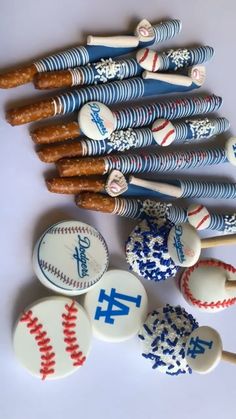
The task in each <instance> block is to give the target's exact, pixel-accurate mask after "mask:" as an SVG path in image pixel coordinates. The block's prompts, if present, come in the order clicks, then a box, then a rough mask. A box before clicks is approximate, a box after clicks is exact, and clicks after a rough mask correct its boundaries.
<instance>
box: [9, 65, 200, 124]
mask: <svg viewBox="0 0 236 419" xmlns="http://www.w3.org/2000/svg"><path fill="white" fill-rule="evenodd" d="M205 76H206V72H205V67H203V66H195V67H192V68H191V69H189V70H188V75H184V74H178V75H177V74H168V73H167V74H164V73H151V72H148V71H144V73H143V74H142V78H140V77H135V78H131V79H128V80H121V81H114V82H111V83H106V84H103V85H98V86H88V87H84V88H82V89H74V90H71V91H70V92H67V93H64V94H61V95H59V96H54V97H51V98H49V99H46V100H43V101H41V102H37V103H33V104H31V105H25V106H21V107H18V108H15V109H14V108H13V109H11V110H9V111H8V112H7V114H6V119H7V121H8V122H9V123H10V124H11V125H21V124H26V123H28V122H32V121H37V120H41V119H44V118H48V117H50V116H55V115H60V114H67V113H71V112H74V111H76V110H79V109H80V108H81V106H82V105H83V104H84V103H86V102H89V101H93V100H95V101H96V100H99V101H102V102H103V103H105V104H111V103H119V102H127V101H131V100H133V99H138V98H144V97H151V96H158V95H160V94H164V93H174V92H188V91H191V90H194V89H198V88H199V87H200V86H202V85H203V83H204V81H205ZM94 113H95V115H94V117H93V119H96V123H97V125H98V126H99V128H100V131H103V130H104V128H103V126H102V125H101V121H100V119H99V118H98V117H97V116H98V115H97V109H96V110H94Z"/></svg>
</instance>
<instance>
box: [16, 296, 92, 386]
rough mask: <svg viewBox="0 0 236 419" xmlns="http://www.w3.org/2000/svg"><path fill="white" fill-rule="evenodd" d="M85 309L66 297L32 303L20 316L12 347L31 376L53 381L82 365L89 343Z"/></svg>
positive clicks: (89, 334) (90, 334) (89, 326)
mask: <svg viewBox="0 0 236 419" xmlns="http://www.w3.org/2000/svg"><path fill="white" fill-rule="evenodd" d="M91 336H92V333H91V324H90V321H89V319H88V316H87V314H86V312H85V310H84V309H83V308H82V307H81V306H80V305H79V304H78V303H77V302H76V301H74V300H72V299H70V298H67V297H59V296H57V297H55V296H53V297H48V298H45V299H41V300H38V301H36V302H35V303H34V304H32V305H31V306H29V307H28V308H26V309H25V310H24V312H23V313H22V314H21V315H20V317H19V319H18V322H17V324H16V327H15V331H14V337H13V346H14V351H15V355H16V357H17V359H18V360H19V362H20V363H21V364H22V365H23V366H24V367H25V368H26V369H27V370H28V371H29V372H30V373H31V374H32V375H34V376H35V377H38V378H40V379H42V380H54V379H59V378H63V377H66V376H67V375H70V374H72V373H73V372H75V371H76V370H77V369H78V368H79V367H81V366H82V365H84V363H85V361H86V358H87V355H88V352H89V349H90V341H91Z"/></svg>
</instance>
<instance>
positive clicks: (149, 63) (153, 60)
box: [136, 48, 159, 71]
mask: <svg viewBox="0 0 236 419" xmlns="http://www.w3.org/2000/svg"><path fill="white" fill-rule="evenodd" d="M136 59H137V62H138V63H139V65H140V66H141V67H142V68H143V69H144V70H147V71H157V70H158V69H159V61H158V53H157V52H156V51H153V50H151V49H149V48H143V49H140V50H139V51H138V52H137V54H136Z"/></svg>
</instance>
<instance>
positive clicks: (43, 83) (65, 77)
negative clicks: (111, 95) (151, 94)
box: [34, 46, 214, 89]
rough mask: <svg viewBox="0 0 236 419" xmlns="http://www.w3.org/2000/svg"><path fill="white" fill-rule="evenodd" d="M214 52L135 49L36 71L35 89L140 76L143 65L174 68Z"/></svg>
mask: <svg viewBox="0 0 236 419" xmlns="http://www.w3.org/2000/svg"><path fill="white" fill-rule="evenodd" d="M213 54H214V50H213V48H212V47H209V46H203V47H198V48H190V49H187V48H182V49H181V48H179V49H176V50H173V49H171V50H167V51H164V52H161V53H157V52H156V51H152V50H149V49H148V48H146V49H141V50H139V51H138V52H137V54H136V58H129V59H119V60H117V59H116V60H113V59H112V58H111V57H110V58H108V59H104V58H102V60H101V61H99V62H96V63H89V64H88V65H86V66H81V67H77V68H70V69H68V70H64V71H53V72H47V73H38V74H37V75H36V76H35V77H34V85H35V87H36V88H37V89H52V88H59V87H72V86H79V85H80V86H82V85H91V84H100V83H107V82H108V81H111V80H123V79H128V78H130V77H137V76H141V74H142V72H143V69H145V70H149V71H154V72H156V71H167V70H168V71H170V70H172V71H176V70H178V69H181V68H184V67H191V66H193V65H197V64H203V63H205V62H206V61H209V60H210V59H211V58H212V56H213Z"/></svg>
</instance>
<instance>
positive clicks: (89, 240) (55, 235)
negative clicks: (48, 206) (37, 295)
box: [33, 221, 109, 295]
mask: <svg viewBox="0 0 236 419" xmlns="http://www.w3.org/2000/svg"><path fill="white" fill-rule="evenodd" d="M108 263H109V260H108V249H107V245H106V242H105V240H104V238H103V237H102V235H101V234H100V233H99V232H98V231H97V230H96V229H95V228H94V227H91V226H89V225H88V224H85V223H81V222H80V221H62V222H59V223H57V224H54V225H52V226H51V227H50V228H49V229H48V230H46V232H44V233H43V235H42V236H41V237H40V239H39V240H38V242H37V243H36V245H35V247H34V252H33V268H34V271H35V274H36V276H37V277H38V279H39V280H40V281H41V282H42V283H43V284H44V285H45V286H46V287H48V288H50V289H52V290H53V291H56V292H58V293H61V294H66V295H78V294H82V293H84V292H87V291H88V290H89V289H90V288H91V287H93V286H94V285H95V284H96V283H97V282H98V281H99V279H100V278H101V277H102V275H103V274H104V273H105V272H106V270H107V268H108Z"/></svg>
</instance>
